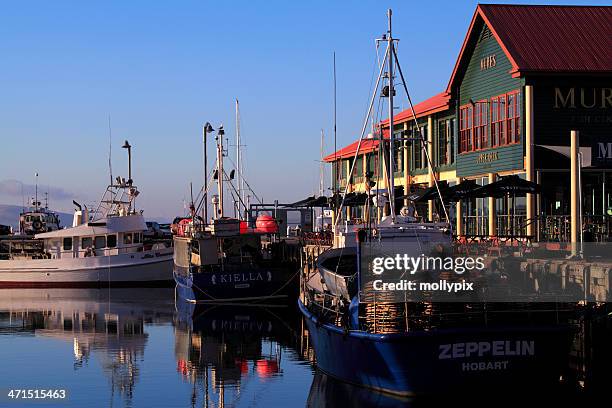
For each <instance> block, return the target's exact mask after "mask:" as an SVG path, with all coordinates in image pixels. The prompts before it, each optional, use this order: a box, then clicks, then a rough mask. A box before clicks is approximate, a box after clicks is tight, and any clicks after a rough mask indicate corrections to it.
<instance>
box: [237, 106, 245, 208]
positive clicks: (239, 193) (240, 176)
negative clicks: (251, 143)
mask: <svg viewBox="0 0 612 408" xmlns="http://www.w3.org/2000/svg"><path fill="white" fill-rule="evenodd" d="M240 159H241V157H240V106H239V104H238V98H236V172H237V173H238V183H237V184H238V192H237V193H238V218H240V219H242V211H241V210H240V205H241V203H243V202H244V199H243V198H244V197H243V195H244V193H243V191H242V190H243V185H242V167H241V164H240Z"/></svg>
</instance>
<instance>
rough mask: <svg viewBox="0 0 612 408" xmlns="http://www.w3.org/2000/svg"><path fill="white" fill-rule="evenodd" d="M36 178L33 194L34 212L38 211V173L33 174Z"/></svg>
mask: <svg viewBox="0 0 612 408" xmlns="http://www.w3.org/2000/svg"><path fill="white" fill-rule="evenodd" d="M34 175H35V176H36V183H35V184H36V187H35V193H34V211H38V172H36V173H35V174H34Z"/></svg>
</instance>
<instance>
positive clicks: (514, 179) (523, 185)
mask: <svg viewBox="0 0 612 408" xmlns="http://www.w3.org/2000/svg"><path fill="white" fill-rule="evenodd" d="M541 191H542V188H541V186H540V185H539V184H538V183H534V182H533V181H528V180H524V179H522V178H520V177H519V176H517V175H510V176H502V177H500V179H499V180H497V181H495V182H493V183H491V184H487V185H486V186H482V187H480V188H478V189H477V190H475V191H474V192H473V194H474V197H494V198H502V197H512V223H511V224H510V235H514V223H515V218H516V205H515V202H516V196H524V195H525V194H540V192H541ZM509 215H510V214H508V216H509Z"/></svg>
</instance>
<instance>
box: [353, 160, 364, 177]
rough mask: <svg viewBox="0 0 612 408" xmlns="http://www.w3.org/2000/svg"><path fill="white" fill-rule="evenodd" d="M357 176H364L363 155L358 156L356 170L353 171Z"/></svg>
mask: <svg viewBox="0 0 612 408" xmlns="http://www.w3.org/2000/svg"><path fill="white" fill-rule="evenodd" d="M353 174H354V175H355V177H363V156H361V155H359V156H357V160H356V162H355V172H354V173H353Z"/></svg>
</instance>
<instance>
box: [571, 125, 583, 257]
mask: <svg viewBox="0 0 612 408" xmlns="http://www.w3.org/2000/svg"><path fill="white" fill-rule="evenodd" d="M579 146H580V133H579V132H578V131H577V130H572V131H571V134H570V197H571V201H570V204H571V205H570V215H571V238H570V242H571V244H572V255H577V254H578V238H579V236H580V227H581V225H580V214H579V213H578V209H579V208H578V206H579V202H578V200H580V197H579V196H578V188H579V187H578V180H579V174H578V173H579V172H580V167H579V163H578V151H579V148H580V147H579Z"/></svg>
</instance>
